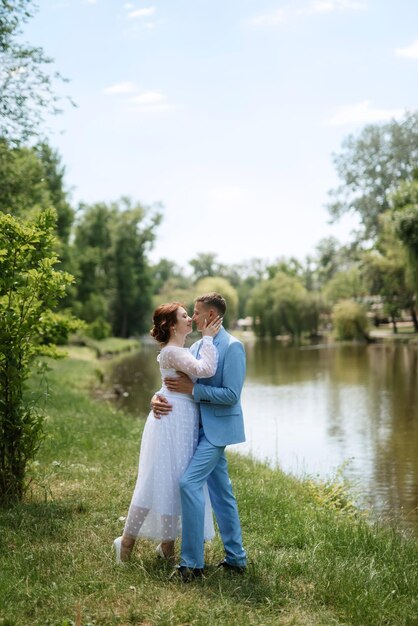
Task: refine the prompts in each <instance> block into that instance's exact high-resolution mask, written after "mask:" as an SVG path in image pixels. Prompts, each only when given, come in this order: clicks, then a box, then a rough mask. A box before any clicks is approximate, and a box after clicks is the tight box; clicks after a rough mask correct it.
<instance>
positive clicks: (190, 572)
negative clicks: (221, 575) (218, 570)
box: [170, 565, 204, 583]
mask: <svg viewBox="0 0 418 626" xmlns="http://www.w3.org/2000/svg"><path fill="white" fill-rule="evenodd" d="M199 578H204V575H203V568H200V567H187V565H178V566H177V567H176V568H175V570H174V571H173V572H172V573H171V574H170V580H181V582H183V583H189V582H191V581H192V580H197V579H199Z"/></svg>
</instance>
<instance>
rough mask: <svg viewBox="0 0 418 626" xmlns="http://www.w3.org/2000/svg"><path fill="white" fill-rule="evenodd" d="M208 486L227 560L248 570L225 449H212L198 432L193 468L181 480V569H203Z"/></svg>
mask: <svg viewBox="0 0 418 626" xmlns="http://www.w3.org/2000/svg"><path fill="white" fill-rule="evenodd" d="M206 481H207V483H208V488H209V495H210V500H211V503H212V508H213V511H214V513H215V517H216V521H217V523H218V527H219V532H220V534H221V538H222V541H223V544H224V548H225V560H226V561H227V562H228V563H230V564H231V565H239V566H241V567H242V566H245V564H246V556H247V555H246V552H245V550H244V548H243V546H242V535H241V525H240V521H239V516H238V508H237V502H236V500H235V496H234V494H233V491H232V485H231V481H230V479H229V475H228V463H227V460H226V457H225V447H218V446H214V445H212V444H211V443H210V442H209V441H208V440H207V439H206V437H205V434H204V432H203V428H200V431H199V443H198V445H197V448H196V451H195V453H194V455H193V458H192V460H191V461H190V464H189V466H188V468H187V470H186V471H185V473H184V474H183V476H182V477H181V479H180V496H181V508H182V536H181V555H180V565H186V566H187V567H199V568H203V567H204V565H205V563H204V519H205V498H204V494H203V486H204V484H205V483H206Z"/></svg>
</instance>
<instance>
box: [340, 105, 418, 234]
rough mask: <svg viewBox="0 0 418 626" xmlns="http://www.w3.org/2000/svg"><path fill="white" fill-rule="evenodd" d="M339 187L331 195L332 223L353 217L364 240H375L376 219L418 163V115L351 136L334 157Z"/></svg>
mask: <svg viewBox="0 0 418 626" xmlns="http://www.w3.org/2000/svg"><path fill="white" fill-rule="evenodd" d="M333 160H334V165H335V168H336V170H337V174H338V176H339V178H340V180H341V184H340V186H339V187H337V188H336V189H334V190H332V191H331V192H330V196H331V198H332V200H331V202H330V204H329V205H328V209H329V212H330V213H331V216H332V217H333V219H334V220H335V219H338V218H339V217H341V216H342V215H344V214H346V213H356V214H357V215H358V217H359V218H360V222H361V224H362V227H363V231H362V233H360V236H361V238H363V239H370V238H371V239H375V238H376V236H377V234H378V230H379V219H378V218H379V215H380V214H382V213H384V212H386V211H387V210H388V209H389V206H390V195H391V193H393V192H394V191H395V190H396V188H397V187H398V186H399V183H400V182H401V181H403V180H410V179H411V178H412V174H413V171H414V168H416V166H417V162H418V112H415V113H411V114H407V115H405V117H404V119H403V120H402V121H400V122H397V121H391V122H388V123H387V124H382V125H370V126H366V127H365V128H364V130H363V131H362V132H361V133H360V135H359V136H358V137H355V136H353V135H350V136H349V137H348V138H347V139H346V140H345V141H344V142H343V145H342V152H341V153H340V154H334V155H333Z"/></svg>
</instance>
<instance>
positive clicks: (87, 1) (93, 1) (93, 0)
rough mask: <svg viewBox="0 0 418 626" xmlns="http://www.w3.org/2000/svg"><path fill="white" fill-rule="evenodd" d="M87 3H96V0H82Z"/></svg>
mask: <svg viewBox="0 0 418 626" xmlns="http://www.w3.org/2000/svg"><path fill="white" fill-rule="evenodd" d="M84 2H86V3H87V4H96V3H97V0H84Z"/></svg>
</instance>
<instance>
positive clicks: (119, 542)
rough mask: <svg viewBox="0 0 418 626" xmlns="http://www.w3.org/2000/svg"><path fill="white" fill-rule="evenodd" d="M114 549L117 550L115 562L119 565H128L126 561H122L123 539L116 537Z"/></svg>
mask: <svg viewBox="0 0 418 626" xmlns="http://www.w3.org/2000/svg"><path fill="white" fill-rule="evenodd" d="M113 547H114V549H115V560H116V564H117V565H126V563H125V561H122V559H121V550H122V537H116V539H115V541H114V542H113Z"/></svg>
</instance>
